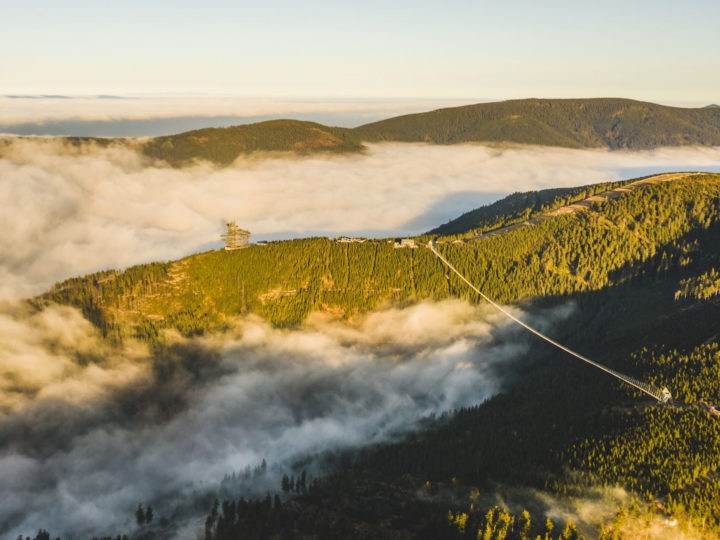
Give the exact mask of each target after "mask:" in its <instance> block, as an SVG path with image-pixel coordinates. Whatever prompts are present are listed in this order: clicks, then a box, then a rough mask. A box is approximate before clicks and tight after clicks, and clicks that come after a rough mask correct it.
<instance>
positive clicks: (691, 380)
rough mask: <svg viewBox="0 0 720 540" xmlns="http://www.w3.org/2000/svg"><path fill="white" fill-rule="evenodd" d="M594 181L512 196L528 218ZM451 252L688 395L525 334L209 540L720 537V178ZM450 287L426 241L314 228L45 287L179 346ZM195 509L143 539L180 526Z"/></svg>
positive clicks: (282, 486)
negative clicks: (509, 371)
mask: <svg viewBox="0 0 720 540" xmlns="http://www.w3.org/2000/svg"><path fill="white" fill-rule="evenodd" d="M587 189H590V190H591V191H592V189H595V188H593V187H592V186H591V187H589V188H578V190H576V191H571V192H559V193H557V194H552V196H549V195H550V194H548V196H545V195H543V196H533V195H526V196H524V197H522V198H517V197H516V198H515V199H511V200H510V201H509V203H508V205H506V206H502V205H501V206H499V207H498V208H510V211H511V214H509V216H513V215H516V214H518V213H520V214H522V213H523V212H529V211H532V209H534V208H537V201H538V200H542V201H544V202H543V204H552V201H553V200H554V199H553V196H558V197H560V198H561V199H562V200H568V199H567V197H568V196H570V199H571V200H574V199H572V197H575V196H577V195H578V194H580V193H581V192H583V191H586V190H587ZM598 189H599V188H598ZM523 204H525V205H526V206H525V207H524V208H523ZM485 218H486V219H488V220H490V221H492V222H498V223H499V222H504V221H506V220H508V219H511V218H510V217H508V216H506V217H503V216H502V215H494V214H492V213H491V212H487V215H486V216H485ZM493 220H494V221H493ZM439 249H441V250H442V251H443V252H444V254H445V256H447V257H448V259H449V260H450V261H452V262H453V264H455V265H456V266H457V267H458V269H459V270H460V271H461V272H463V273H464V274H465V275H467V276H468V277H469V278H471V279H472V280H473V281H474V282H475V283H476V284H477V285H478V286H480V287H481V288H482V289H483V290H484V291H485V292H486V293H487V294H489V295H490V296H492V297H495V298H497V299H499V300H500V301H503V302H518V301H521V302H523V303H524V304H525V307H526V308H527V309H529V310H534V309H537V308H538V307H540V306H553V305H558V304H567V303H568V302H569V303H571V305H572V306H573V312H572V315H571V316H569V317H568V318H567V319H565V320H563V322H562V323H561V324H555V325H554V326H553V330H552V335H553V337H555V338H557V339H559V340H560V341H561V342H563V343H565V344H567V345H569V346H570V347H572V348H574V349H576V350H579V351H581V352H582V353H583V354H587V355H588V356H590V357H591V358H593V359H595V360H597V361H599V362H602V363H604V364H605V365H608V366H610V367H612V368H614V369H617V370H620V371H622V372H623V373H627V374H628V375H631V376H633V377H637V378H639V379H641V380H643V381H647V382H650V383H653V384H655V385H657V386H668V387H669V388H670V389H671V391H672V392H673V396H674V398H675V402H674V403H673V404H672V405H668V406H661V405H659V404H657V403H655V402H653V401H649V400H647V397H646V396H643V395H641V394H640V393H639V392H637V391H636V390H634V389H632V388H630V387H627V386H625V385H623V384H621V383H620V382H618V381H617V380H615V379H613V378H611V377H609V376H607V375H606V374H603V373H600V372H598V371H596V370H595V369H594V368H592V367H589V366H587V365H585V364H583V363H580V362H577V361H576V360H574V359H572V358H571V357H568V356H566V355H564V354H562V353H559V352H558V351H557V350H556V349H553V348H551V347H550V346H548V345H547V344H544V343H542V342H538V341H535V340H534V338H532V337H531V336H520V337H519V338H518V339H521V340H527V343H528V344H529V351H530V352H529V353H528V354H527V355H526V356H525V357H524V358H522V359H520V360H518V362H520V364H521V365H522V369H516V370H514V375H513V377H512V379H511V384H508V385H507V386H506V387H505V388H503V390H502V391H501V392H500V393H499V394H498V395H496V396H495V397H493V398H491V399H490V400H488V401H486V402H484V403H482V404H478V405H477V406H475V407H471V408H469V409H464V410H460V411H455V412H453V413H451V414H446V415H443V416H442V417H431V418H427V419H426V421H425V422H424V423H423V424H422V426H421V429H419V430H418V431H416V432H414V433H411V434H409V435H407V436H405V437H403V438H402V439H400V440H395V441H392V442H388V443H386V444H382V445H379V446H375V447H369V448H365V449H360V450H358V449H352V448H350V449H348V450H347V451H345V452H342V453H340V454H334V455H332V456H328V457H326V458H324V459H326V460H329V461H328V463H327V465H326V466H327V468H329V469H330V470H333V471H334V473H333V474H331V475H329V476H326V477H323V478H306V473H305V471H304V467H305V465H304V462H303V461H301V462H299V463H298V464H297V470H294V471H292V472H293V473H294V475H293V476H292V478H288V477H287V476H286V477H285V478H284V479H283V481H282V483H279V484H278V486H277V489H276V490H275V491H274V492H271V493H269V494H268V495H267V497H264V498H261V499H259V500H246V499H244V498H236V497H228V495H227V492H222V491H221V492H218V494H217V497H218V498H219V500H218V501H217V502H216V503H215V504H213V503H212V497H211V498H210V499H209V500H208V497H207V496H205V498H204V499H202V501H204V503H201V502H196V503H194V504H195V505H196V507H197V505H198V504H205V509H206V511H207V519H206V520H205V538H206V539H207V540H223V539H234V538H258V539H259V538H308V539H310V538H323V539H325V538H327V539H331V538H363V539H370V538H373V539H374V538H387V539H397V538H407V539H435V538H458V539H460V538H472V539H476V538H482V539H487V540H502V539H505V540H507V539H512V540H535V539H537V538H540V539H546V540H547V539H563V540H572V539H576V538H597V537H599V538H602V539H604V540H605V539H607V540H610V539H621V538H627V539H631V538H646V537H647V538H655V537H659V538H678V537H680V536H681V535H684V536H685V537H686V538H692V539H700V538H702V539H717V538H720V512H719V511H718V506H717V504H716V501H717V499H718V497H719V496H720V479H719V478H718V466H719V463H718V461H717V455H718V453H720V418H718V417H717V416H713V415H712V414H710V412H709V411H708V409H707V407H705V406H703V405H702V404H700V403H699V401H700V400H704V401H707V402H709V403H712V404H718V403H719V402H720V382H719V381H720V377H718V369H719V368H718V366H720V350H719V349H718V337H719V336H720V323H719V322H718V321H720V318H719V317H718V309H720V295H718V294H717V288H718V269H719V268H720V175H693V176H688V177H685V178H684V179H680V180H673V181H670V182H663V183H654V184H645V185H643V186H642V187H641V188H638V189H635V190H630V191H627V192H623V195H622V196H621V197H618V198H616V199H610V200H604V201H599V202H597V203H596V204H594V205H593V206H592V207H591V208H590V209H588V210H586V211H583V212H578V213H575V214H562V215H558V216H556V217H553V218H551V219H547V220H545V221H541V222H538V223H537V224H535V225H532V226H528V227H523V228H520V229H516V230H511V231H509V232H507V233H506V234H502V235H498V236H494V237H491V238H487V237H485V238H482V237H481V238H480V239H477V240H472V241H470V242H465V243H459V244H453V243H446V244H439ZM448 296H459V297H463V298H467V299H469V300H471V301H476V299H475V298H474V297H473V296H472V295H471V294H470V292H469V291H468V289H467V287H466V286H464V285H463V284H462V283H461V282H460V281H459V280H458V279H456V278H455V277H454V276H447V275H446V273H445V270H444V268H443V267H441V266H440V263H439V262H438V261H437V260H436V259H435V258H434V256H433V255H432V253H431V252H430V251H429V250H428V249H426V248H424V247H419V248H417V249H410V248H406V249H395V248H393V246H392V244H390V243H388V242H387V241H385V240H376V241H370V242H366V243H337V242H333V241H330V240H327V239H322V238H314V239H305V240H294V241H288V242H274V243H270V244H269V245H267V246H252V247H250V248H247V249H244V250H240V251H236V252H224V251H212V252H207V253H203V254H199V255H196V256H192V257H189V258H186V259H183V260H181V261H178V262H174V263H155V264H151V265H144V266H138V267H134V268H131V269H128V270H127V271H125V272H114V271H108V272H104V273H99V274H95V275H92V276H87V277H85V278H76V279H72V280H68V281H66V282H63V283H60V284H58V285H57V286H56V287H54V288H53V290H52V291H50V292H48V293H47V294H46V295H43V296H42V297H39V298H37V299H35V301H34V302H35V303H36V304H40V305H42V304H45V303H48V302H63V303H69V304H72V305H76V306H78V307H80V308H82V309H83V311H84V312H85V313H86V315H87V316H88V317H89V318H90V319H91V320H92V321H93V322H94V323H95V324H96V325H97V326H98V327H100V328H101V329H102V330H103V331H104V332H105V333H106V335H108V336H109V337H111V338H113V339H122V338H124V337H126V336H134V337H138V338H140V339H146V340H149V341H151V342H153V343H156V344H157V345H158V346H159V347H160V348H162V337H161V332H162V329H163V328H176V329H178V330H179V331H181V332H182V333H184V334H186V335H193V334H200V333H203V332H207V331H209V330H221V329H222V328H223V326H224V324H225V322H226V321H227V319H228V318H229V317H232V316H234V315H238V314H244V313H257V314H259V315H261V316H263V317H267V318H268V319H270V320H271V321H273V322H274V323H275V324H277V325H294V324H299V323H301V322H302V320H303V319H304V317H305V316H306V315H307V314H308V313H309V312H310V311H312V310H321V311H325V312H327V313H329V314H332V315H334V316H337V317H352V316H354V315H355V314H358V313H361V312H363V311H366V310H369V309H372V308H375V307H379V306H383V305H388V304H391V303H393V304H399V305H403V304H407V303H410V302H414V301H416V300H419V299H423V298H434V299H440V298H445V297H448ZM223 493H224V494H223ZM158 502H162V503H163V504H162V505H159V506H163V507H166V508H167V507H171V506H172V501H158ZM186 511H187V510H183V507H181V506H178V507H177V510H176V511H175V513H173V514H168V515H163V516H162V520H161V523H159V524H158V523H157V520H156V522H154V523H152V524H145V525H143V526H142V527H141V528H140V529H138V530H137V531H136V533H135V535H134V537H135V538H158V539H160V538H168V537H169V536H171V535H172V534H173V532H172V531H173V524H174V523H182V522H183V519H184V516H185V514H184V512H186ZM599 524H601V525H599ZM43 534H44V532H43ZM39 538H44V536H43V537H39Z"/></svg>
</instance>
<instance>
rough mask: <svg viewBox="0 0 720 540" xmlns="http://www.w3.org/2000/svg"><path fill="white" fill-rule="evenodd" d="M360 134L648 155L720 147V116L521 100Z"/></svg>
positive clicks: (708, 111)
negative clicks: (642, 151)
mask: <svg viewBox="0 0 720 540" xmlns="http://www.w3.org/2000/svg"><path fill="white" fill-rule="evenodd" d="M355 131H356V132H357V134H358V135H359V136H360V138H361V139H362V140H366V141H404V142H429V143H435V144H455V143H462V142H515V143H522V144H539V145H546V146H566V147H569V148H603V147H604V148H610V149H619V148H626V149H636V150H640V149H647V148H656V147H658V146H681V145H693V144H694V145H708V146H711V145H720V111H719V110H718V109H716V108H712V107H709V108H708V107H706V108H698V109H683V108H680V107H666V106H663V105H657V104H654V103H646V102H642V101H634V100H630V99H612V98H597V99H520V100H510V101H501V102H496V103H479V104H477V105H466V106H463V107H454V108H449V109H439V110H436V111H431V112H427V113H420V114H410V115H406V116H399V117H396V118H390V119H388V120H381V121H380V122H374V123H372V124H367V125H364V126H361V127H359V128H357V129H356V130H355Z"/></svg>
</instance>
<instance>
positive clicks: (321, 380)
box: [0, 300, 568, 538]
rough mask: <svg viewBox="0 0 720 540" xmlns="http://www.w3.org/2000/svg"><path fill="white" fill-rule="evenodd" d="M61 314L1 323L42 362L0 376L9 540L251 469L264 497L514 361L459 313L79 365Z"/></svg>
mask: <svg viewBox="0 0 720 540" xmlns="http://www.w3.org/2000/svg"><path fill="white" fill-rule="evenodd" d="M58 310H62V311H58ZM71 311H72V310H69V309H66V308H52V309H50V310H49V311H47V312H42V313H40V314H29V313H27V312H17V311H15V312H8V311H7V309H6V312H5V313H4V314H3V317H2V318H0V322H3V321H4V326H5V327H7V326H8V325H9V324H14V327H13V329H12V332H11V338H10V339H12V343H11V345H10V346H9V347H8V350H12V351H14V356H15V357H17V358H21V357H22V358H28V357H30V356H34V357H37V358H38V360H37V361H38V362H42V363H43V364H44V367H43V369H41V370H39V372H38V370H36V369H35V367H36V366H34V365H25V364H23V363H22V362H20V361H17V362H11V363H10V364H8V365H7V366H5V367H4V373H3V376H4V379H7V380H14V381H15V382H14V385H13V386H12V387H8V386H7V384H5V385H4V386H3V387H0V396H2V397H3V401H2V402H4V403H8V401H9V400H10V403H11V404H12V407H10V408H8V407H6V409H5V413H4V414H0V441H2V443H0V470H2V471H3V481H2V483H0V533H3V534H7V535H9V537H12V538H15V537H16V536H17V534H19V533H25V534H27V533H29V532H32V531H36V530H37V529H38V528H39V527H44V528H47V529H48V530H50V531H51V532H52V534H53V535H60V534H62V535H63V536H65V535H67V533H69V532H72V533H73V535H74V536H77V535H79V534H94V535H100V534H110V533H113V532H120V531H126V532H129V531H131V530H132V528H133V527H134V525H133V524H132V519H133V518H132V513H133V510H134V508H136V506H137V504H138V503H139V502H143V503H145V502H148V501H152V503H153V506H154V507H155V508H156V510H157V511H158V518H159V517H160V516H161V515H167V512H169V511H170V510H171V508H172V507H173V506H174V504H175V503H176V501H177V500H178V498H180V497H181V496H183V495H188V494H190V493H191V492H192V490H194V489H198V488H202V487H203V486H205V488H207V487H208V486H215V485H217V483H218V482H219V481H220V480H221V479H222V478H223V476H224V475H225V474H229V473H232V472H235V471H241V470H243V469H244V468H245V467H246V466H251V467H252V466H256V465H258V464H259V463H260V462H261V461H262V460H263V459H266V460H267V462H268V463H269V464H270V465H271V467H272V471H273V474H274V475H275V476H273V477H271V478H269V479H266V481H268V482H271V484H270V485H272V486H273V487H274V488H275V489H277V487H278V486H277V485H275V484H277V483H278V482H279V477H278V476H277V475H279V474H280V473H281V472H282V470H284V468H285V467H287V466H288V465H289V464H290V463H292V462H293V461H294V460H295V459H297V458H300V457H304V456H307V455H311V454H313V453H317V452H323V451H328V450H333V449H337V448H343V447H348V446H357V445H366V444H372V443H373V442H378V441H381V440H387V439H388V438H391V437H393V436H394V435H397V434H398V433H402V432H403V431H405V430H407V429H409V428H411V427H412V426H413V425H414V424H415V423H416V422H417V421H418V420H419V419H421V418H423V417H425V416H427V415H429V414H433V413H438V412H441V411H447V410H452V409H454V408H457V407H463V406H468V405H473V404H477V403H479V402H482V401H483V400H484V399H486V398H487V397H489V396H491V395H492V394H494V393H496V392H497V391H498V389H499V388H500V386H501V385H502V384H503V381H504V380H506V378H507V375H506V374H507V373H510V372H512V370H513V368H512V366H511V365H510V361H512V360H513V359H516V358H518V356H520V355H521V354H522V353H524V352H526V345H525V343H524V341H523V340H522V339H520V340H519V339H518V337H519V335H518V334H517V330H516V329H515V328H513V327H506V323H505V320H502V319H500V318H499V317H501V316H500V315H498V314H496V313H494V312H489V311H487V308H483V307H476V306H471V305H469V304H467V303H465V302H461V301H458V300H449V301H444V302H439V303H421V304H418V305H416V306H413V307H410V308H406V309H390V310H386V311H381V312H375V313H372V314H369V315H368V316H367V317H365V318H364V319H362V320H361V321H359V322H357V323H355V324H349V323H346V322H332V321H328V320H326V319H324V318H323V317H322V316H320V315H314V316H312V317H311V318H310V319H309V320H308V321H307V323H306V324H305V325H304V326H303V328H301V329H299V330H294V331H289V330H279V329H275V328H272V327H271V326H269V325H268V324H267V323H265V322H264V321H262V320H260V319H258V318H255V317H248V318H245V319H241V320H238V321H237V324H236V325H235V327H234V329H233V330H232V331H230V332H228V333H226V334H222V335H216V336H208V337H204V338H198V339H195V340H182V339H180V338H176V345H175V346H173V347H172V348H170V349H169V352H166V353H163V354H161V355H160V356H159V357H157V356H155V357H153V356H151V355H150V354H149V353H148V351H146V350H144V349H143V348H142V347H133V346H124V347H123V349H122V350H109V349H108V347H107V346H105V348H104V349H101V352H97V353H95V354H96V357H94V358H88V357H87V356H86V355H87V353H88V351H89V350H92V349H94V348H95V347H96V346H97V345H98V338H97V336H96V334H94V333H93V331H92V329H91V328H89V327H87V323H85V322H83V321H82V320H80V319H79V317H80V316H79V315H78V314H77V313H72V312H71ZM567 314H568V311H567V309H562V310H555V311H553V312H548V313H545V314H543V316H542V317H539V316H536V317H534V319H535V320H533V323H534V324H539V325H540V326H541V327H547V326H548V325H549V324H551V323H552V321H553V320H554V319H558V318H562V317H565V316H567ZM8 321H9V322H8ZM67 330H69V331H70V332H71V335H69V336H66V337H60V336H62V335H64V333H65V332H66V331H67ZM8 335H10V333H9V332H8V333H7V334H3V335H2V336H1V339H2V340H5V339H6V338H7V337H8ZM42 336H46V338H44V339H43V338H42ZM101 347H102V345H101ZM98 373H101V374H100V375H99V374H98ZM36 377H40V378H41V379H42V380H36ZM13 396H14V398H15V399H14V400H12V397H13ZM263 489H267V487H266V485H263ZM261 493H263V492H262V491H261ZM186 517H187V516H186Z"/></svg>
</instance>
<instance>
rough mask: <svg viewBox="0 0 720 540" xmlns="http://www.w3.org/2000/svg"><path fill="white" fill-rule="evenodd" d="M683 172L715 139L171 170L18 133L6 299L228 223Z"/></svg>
mask: <svg viewBox="0 0 720 540" xmlns="http://www.w3.org/2000/svg"><path fill="white" fill-rule="evenodd" d="M689 169H691V170H695V169H700V170H720V149H718V148H677V149H660V150H653V151H648V152H608V151H604V150H569V149H562V148H545V147H511V148H491V147H487V146H481V145H459V146H427V145H411V144H380V145H369V146H368V151H367V152H366V153H364V154H361V155H344V156H335V155H332V156H330V155H318V156H313V157H307V158H283V157H276V158H269V159H248V158H240V159H239V160H238V161H237V162H236V163H235V164H234V165H233V166H231V167H228V168H224V169H217V168H214V167H212V166H210V165H197V166H193V167H189V168H184V169H172V168H167V167H159V166H151V165H150V164H149V163H148V162H147V161H146V160H145V159H144V158H143V157H142V156H140V155H139V154H138V153H136V152H134V151H132V150H128V149H119V148H106V149H103V148H97V147H92V146H90V147H82V148H80V149H77V148H69V147H67V146H65V145H63V144H62V143H61V142H60V141H58V140H54V139H47V140H35V141H27V140H20V139H18V140H15V141H14V142H12V143H11V144H10V145H9V146H7V147H5V148H4V150H3V157H2V158H1V159H0V205H1V206H2V208H3V212H2V213H0V228H1V229H2V231H3V234H2V235H0V253H1V254H2V258H0V298H22V297H26V296H29V295H33V294H37V293H38V292H41V291H42V290H44V289H45V288H47V287H49V286H50V285H51V284H52V283H54V282H55V281H57V280H60V279H63V278H67V277H71V276H75V275H78V274H85V273H89V272H93V271H97V270H100V269H106V268H111V267H112V268H116V267H127V266H130V265H133V264H138V263H144V262H149V261H156V260H168V259H175V258H179V257H181V256H184V255H187V254H189V253H193V252H196V251H199V250H203V249H208V248H210V247H213V248H214V247H218V246H219V243H218V241H219V234H220V233H221V232H222V231H223V228H224V223H225V222H226V221H227V220H236V221H237V222H238V223H239V224H240V225H241V226H242V227H244V228H247V229H249V230H250V231H251V232H252V234H253V238H255V239H278V238H291V237H298V236H307V235H328V236H334V235H340V234H361V235H375V236H395V235H409V234H418V233H422V232H424V231H427V230H429V229H431V228H433V227H434V226H437V225H438V224H440V223H443V222H446V221H448V220H450V219H452V218H454V217H457V216H458V215H460V214H462V213H463V212H466V211H468V210H471V209H472V208H475V207H477V206H480V205H482V204H486V203H488V202H491V201H493V200H496V199H497V198H499V197H501V196H503V195H506V194H509V193H511V192H513V191H526V190H533V189H542V188H548V187H562V186H576V185H582V184H589V183H593V182H599V181H604V180H617V179H619V178H627V177H633V176H639V175H641V174H647V173H650V172H657V171H666V170H689Z"/></svg>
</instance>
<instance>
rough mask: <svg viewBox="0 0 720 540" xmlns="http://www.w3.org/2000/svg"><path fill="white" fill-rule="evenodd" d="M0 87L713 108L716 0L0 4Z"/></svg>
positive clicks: (718, 65)
mask: <svg viewBox="0 0 720 540" xmlns="http://www.w3.org/2000/svg"><path fill="white" fill-rule="evenodd" d="M1 3H2V7H1V8H0V48H2V50H3V54H2V55H0V94H18V93H21V94H56V93H62V94H104V93H108V94H153V93H161V94H165V93H174V94H192V93H209V94H225V95H238V96H267V97H279V96H283V97H293V96H295V97H299V98H311V97H318V98H326V97H333V98H344V97H348V98H351V97H370V98H373V97H376V98H460V99H469V100H472V99H477V100H492V99H504V98H516V97H531V96H534V97H587V96H620V97H630V98H637V99H645V100H650V101H657V102H661V103H674V104H704V103H710V102H715V101H719V100H720V32H719V31H718V21H720V1H718V0H686V1H684V2H678V1H676V0H672V1H668V0H653V1H647V0H623V1H617V0H605V1H602V2H589V1H585V0H575V1H557V0H544V1H542V2H540V1H526V0H505V1H497V0H493V1H479V0H476V1H464V0H444V1H442V2H441V1H437V0H434V1H421V0H414V1H405V0H400V1H398V0H382V1H377V0H369V1H367V0H366V1H364V2H349V1H345V0H334V1H327V0H322V1H313V0H302V1H301V0H265V1H262V2H261V1H257V2H248V1H237V0H236V1H228V0H205V1H198V0H193V1H186V0H175V1H172V2H171V1H150V0H144V1H139V0H123V1H119V0H116V1H109V0H86V1H78V0H64V1H57V0H23V1H9V0H1Z"/></svg>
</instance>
